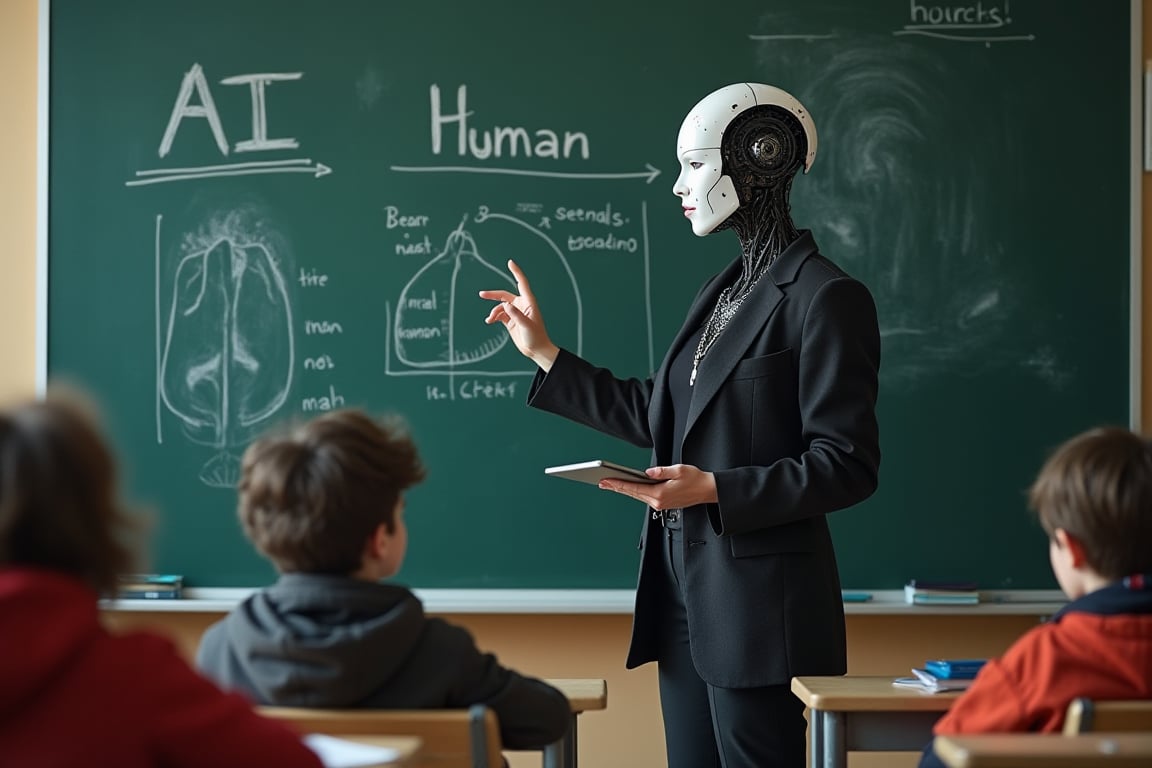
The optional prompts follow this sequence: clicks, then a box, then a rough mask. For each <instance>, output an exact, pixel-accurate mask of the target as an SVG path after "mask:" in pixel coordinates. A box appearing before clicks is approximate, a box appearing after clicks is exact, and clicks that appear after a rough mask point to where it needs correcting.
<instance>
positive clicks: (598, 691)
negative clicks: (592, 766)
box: [544, 677, 608, 768]
mask: <svg viewBox="0 0 1152 768" xmlns="http://www.w3.org/2000/svg"><path fill="white" fill-rule="evenodd" d="M546 682H548V683H551V684H552V685H554V686H556V687H557V688H558V689H560V691H561V692H562V693H563V694H564V695H565V696H567V697H568V705H569V706H570V707H571V708H572V723H571V724H570V725H569V727H568V733H567V735H565V736H564V738H563V739H561V740H560V741H557V742H556V743H554V744H549V745H548V746H547V747H545V748H544V768H576V766H577V754H576V719H577V718H578V717H579V716H580V713H581V712H587V711H589V710H597V709H605V708H607V706H608V683H607V682H605V681H604V680H602V679H600V678H595V677H587V678H586V677H578V678H553V679H549V680H547V681H546Z"/></svg>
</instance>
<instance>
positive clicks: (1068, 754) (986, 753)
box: [934, 733, 1152, 768]
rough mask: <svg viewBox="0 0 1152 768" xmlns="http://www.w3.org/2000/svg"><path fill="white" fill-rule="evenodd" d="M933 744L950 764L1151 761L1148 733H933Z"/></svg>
mask: <svg viewBox="0 0 1152 768" xmlns="http://www.w3.org/2000/svg"><path fill="white" fill-rule="evenodd" d="M934 749H935V750H936V754H937V755H939V757H940V759H941V760H943V761H944V764H945V765H947V766H949V768H1024V767H1025V766H1028V767H1029V768H1033V767H1035V768H1038V767H1039V766H1043V767H1044V768H1088V767H1089V766H1109V767H1110V768H1136V767H1137V766H1140V768H1148V766H1150V765H1152V733H1113V734H1107V733H1103V734H1102V733H1084V734H1079V735H1077V736H1064V735H1061V734H1058V733H995V734H985V735H982V736H938V737H936V742H935V746H934Z"/></svg>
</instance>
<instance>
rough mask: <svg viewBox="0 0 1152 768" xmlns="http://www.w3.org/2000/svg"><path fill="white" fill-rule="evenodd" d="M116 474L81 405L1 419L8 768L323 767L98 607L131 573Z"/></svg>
mask: <svg viewBox="0 0 1152 768" xmlns="http://www.w3.org/2000/svg"><path fill="white" fill-rule="evenodd" d="M128 522H129V521H128V519H127V518H126V517H124V516H123V514H122V513H121V511H120V509H119V505H118V498H117V491H116V466H115V461H114V459H113V456H112V455H111V453H110V451H109V449H108V447H107V446H106V444H105V442H104V440H103V438H102V437H101V435H100V434H99V432H98V431H97V428H96V426H95V424H94V422H93V421H92V420H91V419H90V417H89V416H88V415H87V412H86V411H85V410H84V409H83V408H82V407H81V406H80V405H79V404H78V402H77V401H75V400H74V399H57V398H55V397H53V398H52V399H48V400H45V401H41V402H32V403H28V404H24V405H19V406H16V407H12V408H7V409H4V410H2V411H0V763H3V764H4V765H11V766H38V767H39V768H65V767H66V766H90V765H92V766H95V765H107V766H116V768H149V767H152V766H166V767H167V768H194V767H202V768H233V767H234V768H250V767H251V766H254V765H275V766H277V767H278V768H284V767H285V766H291V767H292V768H297V767H299V768H320V765H321V763H320V760H319V758H318V757H317V756H316V755H315V754H313V753H312V752H311V751H310V750H309V749H308V748H307V747H306V746H305V745H304V744H303V743H301V741H300V739H299V737H298V736H297V735H295V734H294V733H292V732H290V731H288V730H287V729H285V728H284V727H283V726H281V725H280V724H278V723H275V722H272V721H271V720H266V719H264V718H262V717H259V716H258V715H257V714H256V713H255V712H253V710H252V707H251V705H250V704H249V703H248V702H246V701H245V700H244V699H243V698H242V697H240V696H237V695H235V694H226V693H224V692H222V691H221V690H220V689H218V688H217V687H216V686H214V685H213V684H212V683H210V682H208V681H207V680H205V679H203V678H202V677H200V676H199V675H197V674H196V672H195V671H194V670H193V669H192V668H191V667H190V666H189V665H188V664H187V662H185V661H184V660H183V659H181V658H180V656H179V655H178V654H177V651H176V649H175V647H174V646H173V645H172V644H171V643H169V642H168V641H167V640H164V639H162V638H160V637H156V636H152V635H148V634H145V633H132V634H124V635H113V634H110V633H109V632H107V631H106V630H105V629H104V628H103V627H102V626H101V624H100V619H99V612H98V604H97V599H98V597H99V596H100V595H101V594H110V593H111V592H113V591H114V590H115V587H116V582H117V577H118V575H119V574H120V573H123V572H125V571H126V570H128V569H129V567H130V560H131V556H130V553H129V551H128V549H127V548H126V547H125V545H124V543H123V537H124V536H125V535H126V534H127V533H128V529H129V528H130V527H131V526H129V525H128Z"/></svg>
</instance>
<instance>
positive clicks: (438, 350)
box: [393, 221, 515, 368]
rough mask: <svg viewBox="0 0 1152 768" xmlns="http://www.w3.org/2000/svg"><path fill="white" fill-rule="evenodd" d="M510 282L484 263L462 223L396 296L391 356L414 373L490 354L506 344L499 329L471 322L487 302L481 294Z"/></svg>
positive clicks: (485, 309) (512, 286) (484, 310)
mask: <svg viewBox="0 0 1152 768" xmlns="http://www.w3.org/2000/svg"><path fill="white" fill-rule="evenodd" d="M503 284H507V285H508V287H509V288H510V289H515V283H514V282H513V281H512V279H511V278H509V277H508V275H507V274H505V273H504V272H501V271H500V270H499V269H497V268H496V267H494V266H492V265H491V264H489V263H488V262H487V261H485V260H484V259H483V258H482V257H481V256H480V254H479V252H478V251H477V248H476V241H475V240H474V239H473V238H472V235H471V234H470V233H469V232H468V231H467V230H466V229H464V222H463V221H462V222H461V223H460V226H458V227H457V228H456V229H454V230H453V231H452V233H451V234H449V235H448V241H447V243H446V244H445V246H444V250H443V251H441V252H440V254H439V255H437V256H436V258H434V259H433V260H432V261H430V262H428V263H427V264H425V265H424V266H423V267H421V268H420V271H419V272H417V273H416V274H415V275H414V276H413V277H412V279H411V280H410V281H409V282H408V284H407V285H406V286H404V290H403V291H402V292H401V293H400V300H399V302H398V304H397V307H396V324H395V326H394V330H393V333H394V334H395V345H396V355H397V357H399V359H400V360H401V361H402V362H403V363H404V364H405V365H410V366H413V367H415V368H440V367H449V366H451V367H455V366H460V365H467V364H469V363H475V362H478V361H481V360H485V359H487V358H489V357H491V356H492V355H495V354H496V353H497V352H499V351H500V349H501V348H502V347H503V346H504V345H505V344H507V343H508V334H507V333H506V332H505V331H504V328H503V327H502V326H500V325H491V326H490V325H485V324H484V323H481V322H477V321H476V318H478V317H483V316H484V315H486V314H487V313H488V310H489V309H490V307H491V302H489V301H486V300H484V299H481V298H480V297H479V295H478V292H479V290H480V289H482V288H485V287H491V286H492V285H503Z"/></svg>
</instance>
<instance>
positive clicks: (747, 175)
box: [672, 83, 816, 236]
mask: <svg viewBox="0 0 1152 768" xmlns="http://www.w3.org/2000/svg"><path fill="white" fill-rule="evenodd" d="M761 106H765V107H776V108H778V110H777V112H779V113H781V114H785V113H786V114H787V115H790V116H791V117H793V118H795V120H796V121H797V122H798V123H799V126H800V128H801V129H802V130H803V134H804V139H805V140H806V142H805V143H806V147H803V148H801V147H799V146H795V145H790V144H789V142H788V137H789V135H790V132H788V131H783V132H773V131H772V130H770V129H769V130H768V131H767V133H765V131H764V130H762V129H760V130H758V126H756V125H749V126H747V127H745V126H741V130H739V131H736V130H735V129H734V130H733V131H732V132H729V129H730V127H731V126H732V125H733V123H734V122H735V123H737V124H740V123H741V121H740V120H738V118H739V117H740V116H741V115H742V114H744V113H745V112H747V111H748V110H750V109H752V108H753V107H761ZM737 133H739V135H737ZM780 139H783V140H784V141H783V143H781V141H780ZM800 150H802V151H804V158H803V165H804V172H805V173H807V172H808V169H809V168H810V167H811V166H812V161H813V160H814V159H815V158H816V125H815V123H813V122H812V117H811V116H810V115H809V114H808V110H807V109H805V108H804V105H803V104H801V103H800V102H799V101H797V100H796V98H795V97H794V96H792V95H791V94H789V93H788V92H786V91H783V90H781V89H779V88H776V87H774V86H771V85H764V84H762V83H735V84H733V85H728V86H725V87H723V88H720V89H718V90H716V91H713V92H712V93H710V94H708V95H707V96H705V97H704V98H703V99H701V100H700V102H699V103H698V104H697V105H696V106H695V107H693V108H692V110H691V111H690V112H689V113H688V116H687V117H686V118H684V123H683V125H681V126H680V135H679V136H678V137H677V139H676V158H677V160H679V162H680V175H679V176H678V177H677V179H676V183H675V185H673V187H672V192H673V194H675V195H676V196H677V197H679V198H680V199H681V201H682V204H683V206H684V215H685V216H687V217H688V218H689V220H691V222H692V231H693V232H694V233H695V234H696V235H699V236H703V235H707V234H709V233H711V232H713V231H715V229H716V228H717V227H719V226H720V225H721V224H723V223H724V221H725V220H727V219H728V217H729V216H731V215H732V213H733V212H734V211H735V210H736V209H738V208H739V207H740V206H741V205H742V204H743V203H746V202H747V200H743V201H742V200H741V199H740V196H739V195H738V194H737V188H738V187H740V188H744V187H746V185H747V182H749V180H752V181H753V183H754V185H756V186H764V185H766V184H770V183H772V182H771V180H770V179H771V177H772V175H773V174H774V173H777V171H778V170H781V171H782V170H783V169H785V168H792V167H793V166H792V163H794V162H795V159H794V158H793V155H794V154H795V152H796V151H800ZM725 158H728V160H729V163H728V165H730V166H731V165H733V164H734V162H733V160H734V159H736V160H737V161H738V162H737V163H735V164H739V165H740V166H741V170H742V172H743V175H742V177H741V178H742V179H743V182H742V183H737V181H735V180H734V179H733V175H732V174H733V168H731V167H725Z"/></svg>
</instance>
